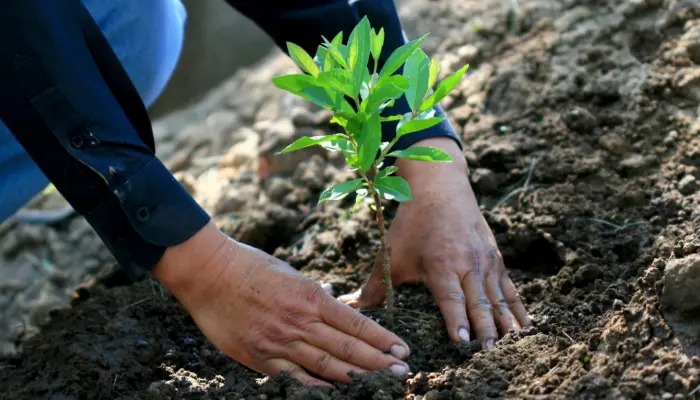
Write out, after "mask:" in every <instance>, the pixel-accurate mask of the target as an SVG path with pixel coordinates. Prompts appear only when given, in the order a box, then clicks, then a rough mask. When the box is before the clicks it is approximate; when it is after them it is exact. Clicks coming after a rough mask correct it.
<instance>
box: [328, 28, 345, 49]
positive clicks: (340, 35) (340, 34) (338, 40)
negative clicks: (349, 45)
mask: <svg viewBox="0 0 700 400" xmlns="http://www.w3.org/2000/svg"><path fill="white" fill-rule="evenodd" d="M331 43H332V44H333V46H335V47H340V45H342V44H343V31H340V32H338V33H337V34H336V35H335V36H334V37H333V40H331Z"/></svg>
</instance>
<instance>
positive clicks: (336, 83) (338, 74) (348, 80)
mask: <svg viewBox="0 0 700 400" xmlns="http://www.w3.org/2000/svg"><path fill="white" fill-rule="evenodd" d="M317 79H318V83H320V84H321V85H323V86H324V87H326V88H329V89H332V90H336V91H338V92H340V93H342V94H344V95H346V96H351V97H352V96H354V95H355V92H354V90H353V89H354V88H353V77H352V74H351V73H350V71H346V70H343V69H339V68H337V69H332V70H330V71H324V72H321V73H319V74H318V77H317Z"/></svg>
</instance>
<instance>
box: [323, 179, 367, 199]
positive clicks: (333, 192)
mask: <svg viewBox="0 0 700 400" xmlns="http://www.w3.org/2000/svg"><path fill="white" fill-rule="evenodd" d="M361 187H362V179H353V180H351V181H347V182H343V183H338V184H337V185H333V186H331V187H329V188H328V189H326V190H324V191H323V193H321V196H320V197H319V199H318V202H319V204H320V203H324V202H326V201H331V200H341V199H344V198H345V197H346V196H347V195H349V194H350V193H352V192H354V191H356V190H357V189H359V188H361Z"/></svg>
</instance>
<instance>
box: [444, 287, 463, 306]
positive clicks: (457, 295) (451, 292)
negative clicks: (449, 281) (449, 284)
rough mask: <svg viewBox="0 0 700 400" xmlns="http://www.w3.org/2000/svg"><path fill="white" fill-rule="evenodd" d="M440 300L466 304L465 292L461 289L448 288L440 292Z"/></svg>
mask: <svg viewBox="0 0 700 400" xmlns="http://www.w3.org/2000/svg"><path fill="white" fill-rule="evenodd" d="M438 300H439V301H440V302H442V303H455V304H464V292H462V291H461V290H459V289H448V290H445V291H444V292H443V293H441V294H440V296H439V298H438Z"/></svg>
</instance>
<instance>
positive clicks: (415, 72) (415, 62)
mask: <svg viewBox="0 0 700 400" xmlns="http://www.w3.org/2000/svg"><path fill="white" fill-rule="evenodd" d="M403 75H404V76H405V77H406V78H408V83H409V86H408V89H406V100H407V101H408V105H409V106H410V107H411V110H414V111H415V110H417V109H418V108H419V107H420V105H421V103H423V99H424V98H425V94H426V93H427V92H428V89H429V86H428V82H429V81H430V59H429V58H428V56H427V55H426V54H425V52H423V50H421V49H416V50H415V51H414V52H413V54H411V55H410V56H409V57H408V59H407V60H406V65H404V69H403Z"/></svg>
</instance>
